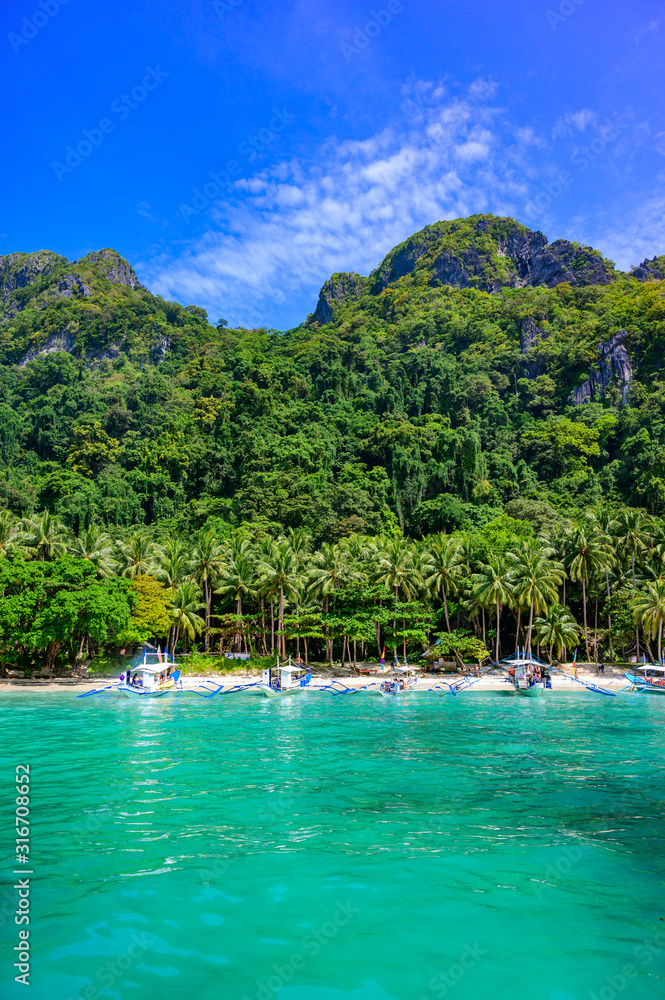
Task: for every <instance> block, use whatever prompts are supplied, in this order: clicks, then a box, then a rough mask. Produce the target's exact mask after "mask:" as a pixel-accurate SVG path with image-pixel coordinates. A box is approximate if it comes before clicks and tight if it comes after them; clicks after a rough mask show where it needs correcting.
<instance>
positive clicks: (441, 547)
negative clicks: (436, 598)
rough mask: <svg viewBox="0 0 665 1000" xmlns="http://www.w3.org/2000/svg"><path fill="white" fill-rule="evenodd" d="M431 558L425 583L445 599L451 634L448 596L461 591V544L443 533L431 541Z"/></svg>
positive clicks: (448, 628)
mask: <svg viewBox="0 0 665 1000" xmlns="http://www.w3.org/2000/svg"><path fill="white" fill-rule="evenodd" d="M429 556H430V559H429V562H430V575H429V576H428V577H427V579H426V581H425V582H426V584H427V586H428V587H429V588H430V589H431V590H432V593H434V594H435V595H436V594H441V596H442V597H443V610H444V613H445V616H446V629H447V631H448V632H450V621H449V618H448V595H449V594H456V593H457V592H458V590H459V580H460V576H461V573H462V554H461V552H460V543H459V541H458V540H457V539H456V538H452V537H451V536H450V535H446V534H445V533H444V532H441V533H440V534H438V535H435V536H434V538H433V539H432V540H431V541H430V545H429Z"/></svg>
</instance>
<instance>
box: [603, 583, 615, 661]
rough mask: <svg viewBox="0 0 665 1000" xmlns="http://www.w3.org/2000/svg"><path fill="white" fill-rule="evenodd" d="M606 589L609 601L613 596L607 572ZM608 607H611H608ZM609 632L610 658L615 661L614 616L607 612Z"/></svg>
mask: <svg viewBox="0 0 665 1000" xmlns="http://www.w3.org/2000/svg"><path fill="white" fill-rule="evenodd" d="M605 587H606V588H607V600H608V601H609V600H610V597H611V594H610V574H609V573H608V572H607V570H605ZM608 607H609V605H608ZM607 630H608V636H609V640H610V657H611V659H614V650H613V649H612V615H611V614H610V612H609V610H608V612H607Z"/></svg>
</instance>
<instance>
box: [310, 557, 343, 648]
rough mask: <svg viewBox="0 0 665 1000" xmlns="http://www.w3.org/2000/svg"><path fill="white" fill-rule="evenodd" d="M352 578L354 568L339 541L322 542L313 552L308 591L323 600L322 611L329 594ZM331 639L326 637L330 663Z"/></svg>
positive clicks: (327, 602)
mask: <svg viewBox="0 0 665 1000" xmlns="http://www.w3.org/2000/svg"><path fill="white" fill-rule="evenodd" d="M349 578H350V579H353V578H354V570H353V569H352V568H351V566H350V565H349V561H348V558H347V550H346V547H345V546H343V545H342V544H341V543H340V544H339V545H332V544H331V543H330V542H324V543H323V545H322V546H321V548H320V549H319V551H318V552H316V553H315V555H314V557H313V559H312V563H311V566H310V568H309V571H308V573H307V581H308V589H309V591H310V593H311V594H312V595H314V596H316V597H319V598H321V599H322V601H323V612H324V614H326V615H327V614H328V611H329V610H330V596H331V594H334V593H335V591H336V590H339V588H340V587H341V586H342V583H344V582H345V581H346V580H347V579H349ZM332 654H333V643H332V639H328V638H327V639H326V661H327V662H328V663H332Z"/></svg>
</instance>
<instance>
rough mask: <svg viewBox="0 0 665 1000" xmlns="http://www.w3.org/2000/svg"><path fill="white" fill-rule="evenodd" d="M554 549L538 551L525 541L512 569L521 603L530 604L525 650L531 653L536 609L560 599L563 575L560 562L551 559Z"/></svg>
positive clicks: (547, 606)
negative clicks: (550, 552)
mask: <svg viewBox="0 0 665 1000" xmlns="http://www.w3.org/2000/svg"><path fill="white" fill-rule="evenodd" d="M549 551H551V550H547V549H546V550H544V551H538V550H537V549H536V548H535V546H533V545H526V546H524V548H523V549H522V552H521V553H520V555H519V557H518V556H514V557H513V559H514V562H513V568H512V570H511V573H510V579H511V584H512V588H513V594H514V596H515V600H516V601H517V603H518V606H519V607H523V608H529V628H528V632H527V637H526V653H527V655H530V654H531V632H532V630H533V616H534V612H541V611H542V612H544V613H545V614H547V610H548V608H549V607H550V606H551V605H552V604H556V603H557V599H558V596H559V594H558V588H559V587H560V586H561V582H562V580H563V576H564V568H563V566H562V565H561V563H560V562H558V561H556V560H554V559H550V558H549V556H548V555H547V553H548V552H549Z"/></svg>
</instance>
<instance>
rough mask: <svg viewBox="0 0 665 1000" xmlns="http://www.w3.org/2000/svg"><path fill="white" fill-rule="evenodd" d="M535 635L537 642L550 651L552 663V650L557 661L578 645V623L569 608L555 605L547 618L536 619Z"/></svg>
mask: <svg viewBox="0 0 665 1000" xmlns="http://www.w3.org/2000/svg"><path fill="white" fill-rule="evenodd" d="M533 634H534V637H535V639H536V642H537V643H538V644H539V645H541V646H547V648H548V649H549V661H550V663H551V662H552V650H553V649H554V651H555V652H556V655H557V659H560V658H561V653H562V652H563V650H565V649H567V648H568V647H570V646H575V645H577V643H578V641H579V628H578V625H577V622H576V621H575V619H574V618H573V616H572V615H571V614H570V612H569V611H568V609H567V608H563V607H562V606H561V605H560V604H555V605H553V606H552V607H551V608H550V610H549V612H548V614H547V617H545V618H536V619H534V622H533Z"/></svg>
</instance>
